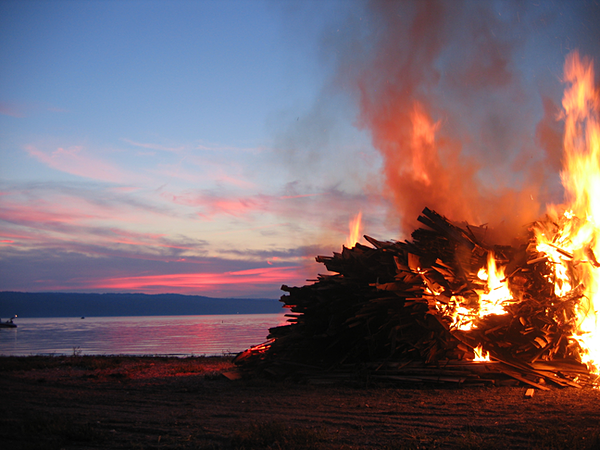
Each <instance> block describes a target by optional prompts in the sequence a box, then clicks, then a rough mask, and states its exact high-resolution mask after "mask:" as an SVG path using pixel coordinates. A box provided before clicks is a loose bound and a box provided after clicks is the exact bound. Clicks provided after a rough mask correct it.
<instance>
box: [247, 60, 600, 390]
mask: <svg viewBox="0 0 600 450" xmlns="http://www.w3.org/2000/svg"><path fill="white" fill-rule="evenodd" d="M565 81H566V83H567V89H566V90H565V94H564V98H563V119H564V121H565V133H564V142H563V144H564V158H563V170H562V172H561V179H562V183H563V186H564V190H565V194H566V202H565V204H563V205H550V206H549V207H548V210H547V214H546V215H545V216H544V217H542V218H540V219H539V220H537V221H535V222H533V223H531V224H529V225H528V226H527V234H526V236H525V237H524V238H521V239H520V241H518V243H517V244H514V245H499V244H496V243H494V242H489V239H490V238H489V236H490V233H488V231H489V230H488V228H487V227H485V226H473V225H470V224H467V223H462V222H456V221H453V220H449V219H448V218H446V217H444V216H443V215H441V214H439V213H438V212H436V211H433V210H430V209H428V208H425V209H424V210H423V212H422V215H421V216H420V217H419V218H418V220H419V222H420V223H421V224H422V225H424V227H421V228H418V229H416V230H415V231H414V232H413V233H412V236H411V239H410V240H406V241H402V242H399V241H379V240H376V239H374V238H372V237H369V236H364V238H365V239H366V241H367V242H368V243H369V244H370V246H368V245H363V244H359V243H353V242H352V241H354V242H356V240H357V239H356V238H352V240H351V241H350V243H347V244H346V246H344V247H343V248H342V252H341V253H334V254H333V256H318V257H317V258H316V259H317V261H318V262H320V263H323V264H324V265H325V267H326V269H327V270H328V271H329V272H330V273H329V274H322V275H319V276H318V279H317V280H314V282H313V283H312V284H310V285H306V286H303V287H288V286H283V287H282V290H283V291H285V292H287V294H286V295H284V296H283V297H282V298H281V301H282V302H283V303H284V307H285V308H288V309H289V314H287V316H288V322H289V324H288V325H284V326H279V327H275V328H272V329H270V330H269V333H270V334H269V340H268V341H267V342H265V343H263V344H260V345H257V346H255V347H252V348H250V349H248V350H246V351H245V352H242V353H241V354H240V355H238V356H237V358H236V363H238V364H239V365H240V366H241V367H244V368H248V369H251V370H258V371H261V372H264V373H269V374H272V375H275V376H289V375H294V376H304V377H308V378H310V379H312V380H313V381H315V380H321V381H323V380H334V379H339V378H344V377H345V378H348V377H353V376H356V375H357V374H367V375H368V376H369V377H376V378H382V379H387V380H397V381H422V382H425V381H435V382H458V383H464V382H471V383H480V384H503V383H504V384H507V383H512V382H520V383H525V384H527V385H530V386H532V387H536V388H539V389H548V386H573V387H581V386H582V385H596V384H597V381H598V374H599V373H600V330H599V329H598V319H597V314H598V311H599V310H600V292H599V288H600V286H599V284H600V262H599V261H598V259H599V258H600V122H599V112H600V95H599V93H598V91H597V90H596V89H595V87H594V72H593V66H592V62H591V61H589V60H586V59H581V58H580V57H579V56H578V54H577V53H572V54H571V55H570V56H569V57H568V58H567V61H566V64H565ZM359 223H360V215H359V216H357V219H356V221H355V223H354V226H353V228H354V229H358V225H357V224H359Z"/></svg>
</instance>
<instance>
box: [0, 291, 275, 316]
mask: <svg viewBox="0 0 600 450" xmlns="http://www.w3.org/2000/svg"><path fill="white" fill-rule="evenodd" d="M278 312H282V304H281V303H280V302H279V301H278V300H274V299H266V298H212V297H203V296H201V295H180V294H77V293H58V292H35V293H33V292H8V291H4V292H0V317H12V316H13V315H15V314H17V315H18V316H19V317H83V316H85V317H93V316H179V315H211V314H238V313H239V314H265V313H278Z"/></svg>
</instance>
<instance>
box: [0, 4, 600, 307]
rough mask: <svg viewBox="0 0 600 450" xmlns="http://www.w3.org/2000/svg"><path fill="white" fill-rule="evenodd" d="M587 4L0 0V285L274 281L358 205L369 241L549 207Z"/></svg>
mask: <svg viewBox="0 0 600 450" xmlns="http://www.w3.org/2000/svg"><path fill="white" fill-rule="evenodd" d="M599 9H600V6H598V4H597V2H591V1H590V2H565V3H562V2H558V3H557V2H544V1H539V2H525V3H524V2H506V1H503V2H431V3H427V2H417V3H413V2H398V3H392V4H388V5H386V4H385V3H379V2H355V1H339V2H334V1H324V2H317V1H297V2H295V1H285V2H279V1H277V2H276V1H241V0H240V1H219V2H217V1H178V0H175V1H123V2H117V1H47V2H36V1H24V2H17V1H14V2H13V1H4V2H2V3H0V60H1V61H2V66H1V68H0V193H1V194H2V195H0V241H1V244H0V245H1V246H2V247H0V252H1V253H0V289H1V290H20V291H56V290H57V291H83V292H109V291H112V292H115V291H116V292H126V291H133V292H150V293H151V292H181V293H195V294H202V295H211V296H237V297H244V296H247V297H261V296H267V297H278V296H279V295H280V292H279V287H280V285H281V284H289V285H299V284H304V283H305V280H306V279H307V278H314V277H315V275H316V274H317V273H318V272H319V271H321V272H323V271H324V268H322V267H319V266H318V265H316V264H315V263H314V256H316V255H317V254H331V252H333V251H339V250H340V249H341V245H342V244H344V243H345V240H346V236H347V234H348V223H349V221H350V220H352V219H353V218H354V217H355V216H356V215H357V214H358V213H359V212H362V217H363V223H362V225H363V231H364V233H366V234H369V235H371V236H373V237H375V238H378V239H384V240H385V239H404V238H406V237H407V236H408V234H409V233H410V231H411V230H412V228H411V227H412V226H413V225H414V223H415V219H416V215H418V211H420V210H421V209H423V208H424V207H425V206H429V207H432V208H433V209H436V210H438V211H439V212H440V213H442V214H445V215H448V216H449V217H452V218H454V219H456V220H469V221H471V222H477V223H484V222H490V223H494V221H496V222H498V223H504V224H506V223H508V222H510V224H511V225H513V224H516V223H519V224H521V223H524V221H526V220H528V219H530V218H531V217H534V216H535V214H538V213H539V212H540V211H542V210H543V205H544V204H545V203H546V202H547V201H549V200H556V199H557V198H558V200H560V198H559V197H560V195H561V190H560V187H559V186H558V184H557V180H558V169H559V167H558V166H557V163H556V161H557V159H560V158H559V157H557V156H556V152H557V150H556V145H557V144H556V142H557V141H558V140H559V138H560V133H561V126H560V122H559V121H556V117H555V116H556V114H555V113H556V112H557V111H558V109H559V107H560V98H561V95H562V89H563V87H564V86H563V85H562V83H561V74H562V64H563V63H564V59H565V57H566V55H567V54H568V53H569V52H570V51H573V50H575V49H579V51H580V52H581V53H582V54H585V55H589V56H590V57H593V58H596V60H597V58H598V56H599V55H598V42H599V41H598V38H599V36H598V33H599V31H598V26H597V25H598V18H599V15H598V11H599ZM417 113H419V114H422V115H421V116H419V117H422V118H423V123H424V124H425V125H426V128H428V129H429V130H430V131H433V134H435V138H434V139H433V140H432V141H431V142H430V143H429V141H427V139H425V138H423V139H422V142H420V143H419V144H418V145H417V144H415V145H417V147H418V148H417V147H415V146H414V145H413V146H412V147H411V146H408V147H410V148H408V147H407V148H405V147H406V146H405V142H409V141H411V139H412V137H414V133H415V128H414V124H415V117H416V114H417ZM411 133H412V134H411ZM411 136H412V137H411ZM417 162H418V164H419V166H418V167H417V166H416V165H415V164H417ZM424 162H425V163H426V165H425V166H423V167H424V169H423V167H421V165H422V164H424ZM417 169H419V170H421V169H423V170H425V171H429V172H427V173H424V174H421V175H420V176H414V174H415V173H420V172H419V170H417ZM448 174H450V176H449V175H448ZM432 180H434V181H433V182H432ZM435 180H440V181H435ZM440 192H441V193H444V195H441V194H440ZM448 194H452V195H451V196H450V195H448ZM534 199H535V200H534ZM490 204H493V205H495V206H496V207H494V208H490V207H489V205H490ZM465 205H467V206H465ZM498 210H501V213H499V212H498ZM515 211H516V213H515ZM415 226H416V225H415Z"/></svg>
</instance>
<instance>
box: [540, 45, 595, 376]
mask: <svg viewBox="0 0 600 450" xmlns="http://www.w3.org/2000/svg"><path fill="white" fill-rule="evenodd" d="M564 76H565V82H566V84H567V88H566V89H565V93H564V98H563V102H562V104H563V115H564V120H565V135H564V142H563V144H564V159H563V170H562V172H561V179H562V183H563V186H564V189H565V195H566V206H563V207H557V206H552V207H550V208H549V212H548V216H549V217H550V218H551V219H552V220H553V222H554V224H555V227H554V228H549V227H548V226H541V225H538V226H537V227H536V239H537V243H538V244H537V250H538V251H540V252H542V253H544V254H545V255H546V256H547V258H548V263H549V264H550V265H551V267H552V273H553V279H552V280H551V281H552V282H554V286H555V290H554V292H555V295H556V296H557V297H559V298H561V297H565V296H567V295H569V294H571V297H573V296H577V297H578V298H579V301H578V303H577V305H576V308H575V321H576V323H574V329H575V332H574V335H573V339H575V340H576V341H578V342H579V345H580V348H581V352H580V356H581V360H582V362H583V363H585V364H587V365H588V368H589V369H590V370H591V371H593V372H595V373H598V371H599V368H600V367H599V366H600V345H599V342H598V341H599V340H600V332H599V330H598V318H597V314H598V310H599V309H600V292H599V287H600V286H599V283H600V270H599V268H600V264H599V263H598V261H597V256H596V255H600V240H599V237H600V121H599V111H600V95H599V92H598V90H596V88H595V86H594V69H593V64H592V61H591V60H589V59H587V58H580V57H579V54H578V53H577V52H573V53H572V54H570V55H569V56H568V57H567V60H566V62H565V74H564Z"/></svg>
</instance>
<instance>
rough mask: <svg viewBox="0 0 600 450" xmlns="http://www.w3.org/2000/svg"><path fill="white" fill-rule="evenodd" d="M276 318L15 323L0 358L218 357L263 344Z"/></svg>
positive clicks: (0, 340) (1, 334) (6, 332)
mask: <svg viewBox="0 0 600 450" xmlns="http://www.w3.org/2000/svg"><path fill="white" fill-rule="evenodd" d="M285 323H286V321H285V317H284V316H283V313H282V314H236V315H221V316H151V317H88V318H85V319H81V318H31V319H26V318H24V319H21V318H20V319H19V322H18V328H15V329H1V330H0V354H1V355H6V356H11V355H12V356H24V355H32V354H65V355H70V354H73V353H76V354H84V355H103V354H106V355H114V354H119V355H167V354H169V355H192V354H193V355H220V354H223V353H237V352H240V351H242V350H245V349H246V348H248V347H250V346H252V345H256V344H258V343H261V342H263V341H264V340H266V337H267V334H268V329H269V328H271V327H275V326H278V325H283V324H285Z"/></svg>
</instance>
